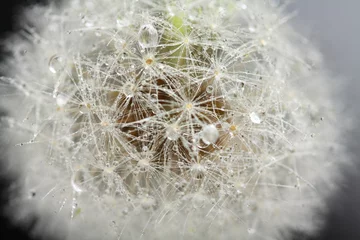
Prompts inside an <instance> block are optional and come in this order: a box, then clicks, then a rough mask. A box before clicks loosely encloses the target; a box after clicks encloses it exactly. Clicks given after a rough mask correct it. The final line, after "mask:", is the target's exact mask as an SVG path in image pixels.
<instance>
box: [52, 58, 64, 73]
mask: <svg viewBox="0 0 360 240" xmlns="http://www.w3.org/2000/svg"><path fill="white" fill-rule="evenodd" d="M63 68H64V60H63V59H62V58H61V57H60V56H58V55H56V54H55V55H53V56H52V57H51V58H50V60H49V70H50V72H52V73H54V74H56V73H57V72H59V71H61V70H62V69H63Z"/></svg>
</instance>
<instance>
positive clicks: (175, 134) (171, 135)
mask: <svg viewBox="0 0 360 240" xmlns="http://www.w3.org/2000/svg"><path fill="white" fill-rule="evenodd" d="M165 134H166V137H167V139H169V140H171V141H176V140H178V139H179V137H180V134H179V131H178V129H177V127H175V126H169V127H168V128H167V129H166V133H165Z"/></svg>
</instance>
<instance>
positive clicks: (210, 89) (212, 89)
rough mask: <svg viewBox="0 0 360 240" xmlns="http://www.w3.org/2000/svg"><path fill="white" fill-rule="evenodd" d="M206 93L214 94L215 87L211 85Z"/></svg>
mask: <svg viewBox="0 0 360 240" xmlns="http://www.w3.org/2000/svg"><path fill="white" fill-rule="evenodd" d="M206 92H207V93H213V92H214V86H211V85H209V86H207V87H206Z"/></svg>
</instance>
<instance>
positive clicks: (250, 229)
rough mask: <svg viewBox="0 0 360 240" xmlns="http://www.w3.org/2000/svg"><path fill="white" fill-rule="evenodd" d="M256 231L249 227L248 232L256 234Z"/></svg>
mask: <svg viewBox="0 0 360 240" xmlns="http://www.w3.org/2000/svg"><path fill="white" fill-rule="evenodd" d="M255 232H256V231H255V229H254V228H248V233H249V234H254V233H255Z"/></svg>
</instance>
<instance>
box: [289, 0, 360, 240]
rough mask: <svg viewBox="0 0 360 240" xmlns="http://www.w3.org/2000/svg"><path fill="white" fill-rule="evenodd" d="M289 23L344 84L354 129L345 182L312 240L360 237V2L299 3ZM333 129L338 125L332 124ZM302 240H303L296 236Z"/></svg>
mask: <svg viewBox="0 0 360 240" xmlns="http://www.w3.org/2000/svg"><path fill="white" fill-rule="evenodd" d="M293 10H296V11H297V13H298V14H297V17H295V18H294V19H292V20H291V22H292V24H294V25H295V26H296V27H297V29H298V30H299V31H300V32H302V33H303V34H304V35H306V36H307V37H308V39H310V40H311V41H312V43H313V44H315V45H316V46H317V47H318V48H319V49H320V51H321V52H322V54H323V56H324V59H325V64H326V66H327V67H328V68H329V70H330V71H331V73H332V75H333V76H334V77H335V78H336V79H338V80H337V81H343V82H342V84H343V87H341V88H339V92H338V94H339V96H340V97H341V99H342V100H343V101H344V103H345V104H346V105H345V109H344V113H343V116H344V120H345V119H346V118H352V119H353V120H354V129H352V130H349V131H348V132H347V133H346V134H347V139H346V145H347V147H348V151H349V154H350V156H351V158H352V160H353V161H354V162H355V166H353V167H351V168H350V169H344V170H343V171H344V174H345V176H346V177H345V179H344V180H343V181H342V182H341V184H340V189H339V191H338V192H336V193H334V195H333V197H332V198H331V199H330V200H329V208H330V213H329V216H328V218H327V225H326V227H325V229H323V231H322V232H321V233H320V234H319V236H318V237H316V238H313V239H319V240H320V239H321V240H325V239H326V240H327V239H334V240H335V239H339V240H340V239H344V240H358V239H360V187H359V184H360V130H359V129H360V128H359V127H360V120H359V119H360V107H359V103H360V61H359V57H360V47H359V45H360V14H359V10H360V1H359V0H297V1H294V4H293V5H292V6H290V7H289V11H293ZM334 127H336V126H334ZM300 239H301V238H300Z"/></svg>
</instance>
